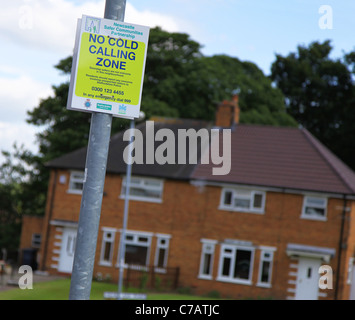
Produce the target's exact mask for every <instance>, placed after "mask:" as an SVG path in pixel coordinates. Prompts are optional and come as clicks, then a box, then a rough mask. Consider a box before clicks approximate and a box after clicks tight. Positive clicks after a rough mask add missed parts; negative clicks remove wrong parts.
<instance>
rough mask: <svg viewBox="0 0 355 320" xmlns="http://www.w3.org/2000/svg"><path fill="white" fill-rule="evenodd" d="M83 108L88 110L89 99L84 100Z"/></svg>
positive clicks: (89, 105)
mask: <svg viewBox="0 0 355 320" xmlns="http://www.w3.org/2000/svg"><path fill="white" fill-rule="evenodd" d="M84 106H85V107H86V108H90V107H91V102H90V99H86V101H85V102H84Z"/></svg>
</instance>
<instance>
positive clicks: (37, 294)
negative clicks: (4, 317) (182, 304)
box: [0, 279, 210, 300]
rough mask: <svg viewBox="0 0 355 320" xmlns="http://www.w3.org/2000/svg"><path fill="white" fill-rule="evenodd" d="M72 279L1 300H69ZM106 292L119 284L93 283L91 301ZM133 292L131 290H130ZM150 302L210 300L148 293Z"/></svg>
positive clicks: (5, 293)
mask: <svg viewBox="0 0 355 320" xmlns="http://www.w3.org/2000/svg"><path fill="white" fill-rule="evenodd" d="M69 288H70V279H60V280H54V281H49V282H38V283H34V284H33V289H24V290H21V289H19V288H14V289H10V290H6V291H0V300H68V297H69ZM105 291H114V292H116V291H117V284H112V283H105V282H97V281H93V282H92V286H91V295H90V299H91V300H103V295H104V292H105ZM129 291H130V292H132V291H131V290H129ZM147 299H148V300H207V299H210V298H207V297H201V296H194V295H183V294H171V293H147Z"/></svg>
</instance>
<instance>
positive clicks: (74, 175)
mask: <svg viewBox="0 0 355 320" xmlns="http://www.w3.org/2000/svg"><path fill="white" fill-rule="evenodd" d="M78 176H79V177H78ZM84 180H85V172H84V171H70V178H69V189H68V191H67V192H68V193H72V194H82V193H83V188H81V189H78V188H76V187H75V184H76V183H80V184H83V187H84Z"/></svg>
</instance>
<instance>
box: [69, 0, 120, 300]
mask: <svg viewBox="0 0 355 320" xmlns="http://www.w3.org/2000/svg"><path fill="white" fill-rule="evenodd" d="M125 8H126V0H106V6H105V15H104V18H106V19H111V20H118V21H123V20H124V14H125ZM111 125H112V115H110V114H105V113H97V112H93V113H92V116H91V125H90V136H89V143H88V150H87V155H86V167H85V180H84V188H83V194H82V198H81V207H80V216H79V225H78V232H77V239H76V248H75V255H74V262H73V270H72V276H71V283H70V292H69V299H70V300H89V299H90V291H91V283H92V276H93V270H94V262H95V252H96V245H97V235H98V230H99V224H100V215H101V204H102V196H103V191H104V183H105V175H106V165H107V156H108V149H109V143H110V135H111Z"/></svg>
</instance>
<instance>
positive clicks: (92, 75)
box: [67, 0, 149, 300]
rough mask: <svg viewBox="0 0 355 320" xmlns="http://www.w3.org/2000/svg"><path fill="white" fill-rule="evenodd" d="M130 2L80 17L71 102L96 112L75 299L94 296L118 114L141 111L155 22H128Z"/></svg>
mask: <svg viewBox="0 0 355 320" xmlns="http://www.w3.org/2000/svg"><path fill="white" fill-rule="evenodd" d="M125 7H126V0H106V5H105V14H104V19H100V18H93V17H87V16H83V18H82V19H81V21H80V20H79V22H78V30H77V36H76V41H75V49H74V56H73V67H72V75H71V82H70V89H69V97H68V105H67V108H68V109H72V110H78V111H87V112H92V117H91V125H90V135H89V143H88V150H87V156H86V166H85V178H84V187H83V194H82V199H81V207H80V216H79V223H78V231H77V239H76V248H75V255H74V262H73V269H72V277H71V285H70V292H69V299H70V300H88V299H90V291H91V283H92V277H93V269H94V261H95V252H96V245H97V236H98V229H99V223H100V215H101V204H102V197H103V189H104V182H105V175H106V165H107V156H108V149H109V142H110V135H111V124H112V116H116V117H122V118H129V119H132V120H131V121H132V122H133V119H134V118H136V117H138V116H139V108H140V99H141V91H142V84H143V80H142V78H143V72H144V66H145V55H146V50H147V40H146V42H144V41H143V40H142V41H138V40H135V39H137V38H138V39H141V38H139V36H140V35H141V33H142V34H143V35H144V37H146V39H148V33H149V28H148V27H141V26H136V25H128V24H125V23H123V20H124V15H125ZM117 21H120V23H118V22H117ZM142 28H143V29H142ZM108 33H109V34H108ZM133 39H134V40H133ZM105 56H106V57H107V56H110V59H108V58H105ZM100 59H101V60H100ZM104 60H107V61H106V62H105V61H104ZM137 73H138V74H139V76H137ZM139 77H141V79H139ZM124 78H125V79H126V80H123V79H124ZM125 81H127V82H125Z"/></svg>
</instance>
